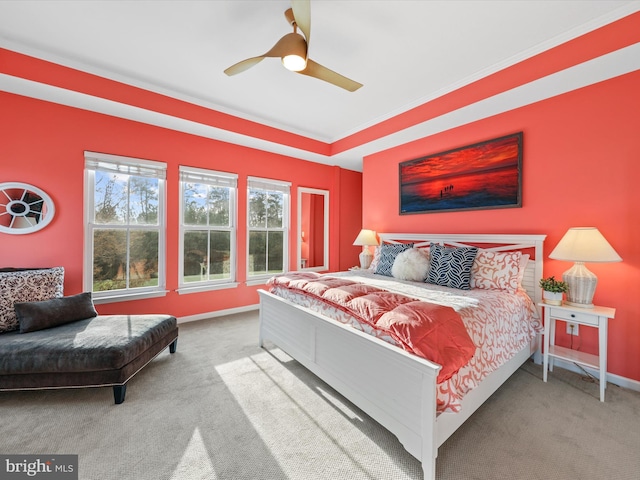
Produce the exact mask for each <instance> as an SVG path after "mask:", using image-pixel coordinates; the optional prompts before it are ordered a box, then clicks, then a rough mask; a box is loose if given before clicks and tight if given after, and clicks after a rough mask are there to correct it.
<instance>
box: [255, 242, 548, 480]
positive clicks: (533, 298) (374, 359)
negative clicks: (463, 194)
mask: <svg viewBox="0 0 640 480" xmlns="http://www.w3.org/2000/svg"><path fill="white" fill-rule="evenodd" d="M544 239H545V236H544V235H459V234H455V235H443V234H434V235H429V234H380V240H381V243H384V244H387V245H401V244H407V243H411V244H413V247H415V248H427V247H428V246H430V245H431V244H432V243H433V244H435V245H441V246H444V247H447V248H460V249H465V248H469V247H477V248H480V249H481V250H482V251H484V252H499V253H501V254H502V253H504V254H507V253H509V252H521V253H522V254H526V255H528V256H529V258H528V260H527V261H525V262H523V264H522V267H523V270H522V271H521V276H520V283H519V284H520V285H521V289H519V291H520V292H519V294H520V295H522V292H526V295H525V296H528V297H529V302H528V303H529V305H533V306H535V305H537V304H538V302H539V301H541V291H540V289H539V288H538V285H537V283H538V279H540V278H541V277H542V259H543V242H544ZM359 273H362V274H364V273H365V272H355V275H356V277H358V274H359ZM332 276H334V277H339V278H345V277H346V278H349V275H347V274H345V273H336V274H333V275H332ZM366 276H367V275H360V277H362V278H356V281H358V282H360V281H362V282H366V281H367V280H366V279H363V278H364V277H366ZM376 277H379V276H378V275H374V276H373V277H372V278H376ZM385 288H386V287H385ZM440 290H442V288H441V289H440ZM444 290H453V289H447V288H446V287H444ZM274 291H276V293H278V295H276V294H274V293H271V292H269V291H266V290H260V291H259V295H260V337H259V344H260V346H264V344H265V342H267V341H268V342H271V343H272V344H274V345H276V346H277V347H279V348H281V349H282V350H283V351H285V352H286V353H287V354H289V355H290V356H291V357H292V358H294V359H295V360H297V361H298V362H300V363H301V364H302V365H304V366H305V367H306V368H308V369H309V370H310V371H312V372H313V373H314V374H316V375H317V376H318V377H320V378H321V379H322V380H324V381H325V382H327V383H328V384H329V385H331V386H332V387H333V388H335V389H336V390H337V391H339V392H340V393H341V394H342V395H344V396H345V397H346V398H348V399H349V400H350V401H351V402H353V403H354V404H355V405H357V406H358V407H359V408H361V409H362V410H363V411H364V412H366V413H367V414H368V415H369V416H371V417H372V418H374V419H375V420H376V421H377V422H379V423H380V424H381V425H382V426H384V427H385V428H386V429H388V430H389V431H390V432H391V433H393V434H394V435H395V436H396V437H397V438H398V439H399V441H400V442H401V443H402V445H403V446H404V447H405V449H406V450H407V451H408V452H409V453H410V454H411V455H413V456H414V457H416V458H417V459H418V460H420V461H421V463H422V468H423V472H424V478H425V480H429V479H435V462H436V457H437V453H438V447H439V446H440V445H441V444H442V443H443V442H444V441H445V440H447V438H449V436H451V434H453V433H454V432H455V431H456V430H457V429H458V427H460V426H461V425H462V424H463V423H464V422H465V421H466V419H468V418H469V417H470V416H471V414H473V412H474V411H475V410H476V409H477V408H478V407H479V406H480V405H482V404H483V403H484V402H485V401H486V400H487V399H488V398H489V397H490V396H491V395H492V394H493V393H494V392H495V391H496V390H497V389H498V388H499V387H500V386H501V385H502V383H503V382H504V381H505V380H507V379H508V378H509V377H510V376H511V375H512V374H513V373H514V372H515V371H516V370H517V369H518V368H519V367H520V366H521V365H522V364H523V363H524V362H525V361H526V360H527V359H528V358H530V357H531V356H532V355H534V356H535V357H536V360H537V361H539V344H540V342H539V335H533V336H531V338H530V339H529V340H528V341H526V342H525V343H524V344H522V345H520V347H518V350H517V351H515V352H514V353H512V354H510V356H509V358H508V359H505V360H504V362H502V363H501V365H500V366H499V367H497V368H495V369H494V370H493V371H490V372H487V373H485V374H484V375H483V377H482V379H481V380H480V381H479V382H478V384H477V385H474V386H473V388H471V389H470V390H469V391H468V392H464V395H463V396H462V397H461V398H460V399H458V400H457V402H456V403H455V404H453V405H447V404H446V402H445V405H444V407H445V408H443V401H442V383H443V382H442V381H441V382H440V383H439V382H438V377H439V374H440V372H441V370H443V368H442V366H441V365H439V364H437V363H435V362H433V361H430V360H428V359H426V358H423V357H420V356H417V355H414V354H413V353H409V352H408V351H406V350H405V349H403V348H400V346H398V345H393V344H392V343H389V342H388V341H386V340H385V339H383V338H379V337H378V336H375V335H372V334H371V332H366V331H363V330H361V329H358V328H353V325H349V324H346V323H344V322H343V321H340V320H338V319H335V318H331V316H330V315H329V314H328V313H326V312H325V311H319V310H317V309H314V308H313V306H311V305H307V304H305V303H304V302H297V301H296V302H294V301H292V299H291V298H285V297H286V296H279V295H281V293H280V292H278V291H277V290H274ZM468 292H469V294H470V295H471V296H472V297H473V296H474V295H475V294H474V293H472V292H473V290H471V291H468ZM456 293H458V294H459V296H461V297H462V296H465V295H466V293H465V292H464V291H459V292H456ZM465 308H466V307H465V306H461V307H460V308H459V311H460V313H461V316H463V317H464V309H465ZM533 308H534V309H535V307H533ZM534 316H535V317H536V318H537V317H539V315H538V314H536V313H535V312H534ZM471 336H473V335H471ZM480 350H481V349H480V348H478V352H477V353H476V354H479V352H480ZM460 370H461V371H462V369H460ZM440 377H442V376H441V375H440ZM452 378H453V377H452ZM441 380H442V378H441ZM448 381H450V379H448ZM447 406H448V407H450V408H446V407H447Z"/></svg>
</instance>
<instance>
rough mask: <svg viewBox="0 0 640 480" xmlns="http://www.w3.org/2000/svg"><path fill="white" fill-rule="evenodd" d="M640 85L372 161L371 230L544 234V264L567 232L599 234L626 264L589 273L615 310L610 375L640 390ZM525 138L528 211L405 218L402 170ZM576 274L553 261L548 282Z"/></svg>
mask: <svg viewBox="0 0 640 480" xmlns="http://www.w3.org/2000/svg"><path fill="white" fill-rule="evenodd" d="M639 85H640V72H634V73H631V74H627V75H624V76H621V77H618V78H614V79H612V80H609V81H606V82H603V83H599V84H596V85H592V86H589V87H586V88H582V89H579V90H576V91H573V92H570V93H567V94H564V95H561V96H558V97H555V98H551V99H548V100H545V101H542V102H538V103H535V104H533V105H530V106H527V107H522V108H519V109H517V110H513V111H510V112H506V113H503V114H501V115H496V116H494V117H491V118H487V119H485V120H482V121H478V122H475V123H471V124H468V125H465V126H462V127H459V128H455V129H451V130H448V131H445V132H443V133H440V134H437V135H433V136H430V137H427V138H423V139H420V140H418V141H415V142H412V143H409V144H406V145H403V146H400V147H397V148H394V149H391V150H389V151H386V152H383V153H379V154H376V155H371V156H370V157H367V158H366V159H365V161H364V171H363V208H364V212H363V225H366V226H367V228H372V229H375V230H377V231H381V232H429V233H532V234H546V235H547V239H546V243H545V257H546V256H547V255H548V253H549V252H551V250H552V249H553V248H554V247H555V246H556V244H557V243H558V241H559V240H560V239H561V237H562V236H563V235H564V233H565V232H566V230H567V229H568V228H569V227H574V226H595V227H597V228H598V229H599V230H600V231H601V232H602V234H603V235H604V236H605V238H607V239H608V240H609V242H610V243H611V245H612V246H613V247H614V248H615V250H616V251H617V252H618V253H619V254H620V256H621V257H622V259H623V262H622V263H610V264H589V265H588V267H589V269H591V270H592V271H593V272H594V273H595V274H596V275H597V276H598V279H599V280H598V281H599V285H598V287H597V290H596V294H595V298H594V301H595V302H596V303H597V304H600V305H605V306H611V307H616V308H617V312H616V318H615V319H614V320H613V321H611V322H610V324H609V355H608V358H609V366H608V371H609V372H611V373H615V374H619V375H622V376H624V377H628V378H632V379H635V380H640V321H639V319H640V303H639V302H638V288H639V286H640V248H639V247H638V245H639V244H640V243H639V242H640V222H639V221H638V220H639V218H638V217H639V215H638V213H639V212H640V210H639V207H638V205H640V188H639V184H638V180H640V161H638V159H639V155H640V133H639V130H638V128H639V126H640V122H639V115H640V114H639V112H640V88H638V86H639ZM518 131H522V132H523V135H524V137H523V143H524V150H523V155H524V157H523V177H522V181H523V205H522V208H509V209H499V210H483V211H471V212H451V213H431V214H421V215H402V216H401V215H399V213H398V212H399V205H398V202H399V198H398V197H399V194H398V180H397V179H398V163H399V162H402V161H404V160H409V159H412V158H416V157H420V156H423V155H429V154H432V153H437V152H440V151H444V150H449V149H452V148H455V147H460V146H464V145H468V144H472V143H475V142H479V141H482V140H488V139H491V138H495V137H499V136H502V135H506V134H509V133H513V132H518ZM570 266H571V264H570V263H568V262H561V261H554V260H549V259H545V265H544V269H545V275H547V274H549V275H554V274H555V275H557V276H560V275H562V272H564V271H565V270H567V269H568V268H569V267H570ZM562 337H564V335H562V334H561V333H560V334H559V335H558V343H559V344H561V343H564V342H566V338H562ZM579 339H580V340H579V342H581V344H580V345H581V348H582V349H583V350H585V351H589V352H591V353H597V338H596V334H595V329H590V328H588V327H585V328H581V329H580V337H579Z"/></svg>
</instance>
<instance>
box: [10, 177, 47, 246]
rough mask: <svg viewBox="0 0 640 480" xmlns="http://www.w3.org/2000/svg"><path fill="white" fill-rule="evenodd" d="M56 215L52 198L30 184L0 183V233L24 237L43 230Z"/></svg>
mask: <svg viewBox="0 0 640 480" xmlns="http://www.w3.org/2000/svg"><path fill="white" fill-rule="evenodd" d="M54 213H55V207H54V206H53V201H52V200H51V197H49V195H47V194H46V193H45V192H43V191H42V190H40V189H39V188H37V187H34V186H33V185H29V184H28V183H18V182H8V183H0V232H2V233H11V234H14V235H22V234H25V233H32V232H37V231H38V230H41V229H43V228H44V227H46V226H47V225H49V223H51V220H53V215H54Z"/></svg>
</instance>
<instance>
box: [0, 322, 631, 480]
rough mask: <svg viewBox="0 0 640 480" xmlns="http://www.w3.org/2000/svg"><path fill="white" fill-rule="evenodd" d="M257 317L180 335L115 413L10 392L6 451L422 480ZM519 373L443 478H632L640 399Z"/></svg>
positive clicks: (406, 458)
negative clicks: (273, 342)
mask: <svg viewBox="0 0 640 480" xmlns="http://www.w3.org/2000/svg"><path fill="white" fill-rule="evenodd" d="M257 335H258V322H257V313H255V312H252V313H248V314H239V315H233V316H228V317H222V318H217V319H213V320H210V321H201V322H194V323H188V324H182V325H180V339H179V341H178V351H177V352H176V353H175V354H174V355H170V354H169V353H168V351H165V352H163V353H162V354H161V355H160V356H159V357H157V358H156V359H155V360H154V361H153V362H152V363H151V364H149V365H148V366H147V367H146V368H145V369H144V370H143V371H142V372H140V373H139V374H138V375H137V376H135V377H134V378H133V379H132V380H131V381H130V383H129V386H128V388H127V398H126V401H125V402H124V403H123V404H122V405H114V403H113V397H112V390H111V388H94V389H78V390H51V391H39V392H1V393H0V416H1V417H0V418H1V419H2V420H1V423H0V425H1V428H0V453H5V454H51V453H57V454H77V455H79V472H80V474H79V477H80V478H81V479H92V480H93V479H96V480H111V479H114V480H115V479H119V480H122V479H138V480H147V479H149V480H151V479H153V480H156V479H167V480H169V479H171V480H196V479H208V480H212V479H228V480H243V479H247V480H253V479H256V480H257V479H264V480H280V479H283V480H284V479H290V480H294V479H295V480H314V479H330V480H337V479H369V480H373V479H384V480H392V479H421V478H422V470H421V467H420V464H419V462H418V461H417V460H415V459H414V458H413V457H411V456H410V455H409V454H407V453H406V451H405V450H404V449H403V447H402V446H401V445H400V444H399V442H398V441H397V440H396V438H395V437H394V436H393V435H391V434H389V433H388V432H387V431H386V430H384V429H383V428H381V427H380V426H379V425H378V424H377V423H376V422H374V421H372V420H371V419H370V418H369V417H367V416H366V415H364V414H363V413H362V412H360V411H359V410H358V409H356V408H354V407H353V406H352V405H351V404H350V403H349V402H347V401H345V400H344V399H343V398H342V397H340V395H338V394H336V393H335V392H334V391H333V390H332V389H331V388H330V387H328V386H327V385H326V384H324V383H323V382H321V381H320V380H318V379H317V378H316V377H315V376H313V375H312V374H310V373H309V372H308V371H307V370H306V369H304V368H302V367H301V366H300V365H299V364H298V363H297V362H295V361H292V360H291V359H290V358H289V357H288V356H287V355H285V354H284V353H282V352H281V351H280V350H278V349H276V348H272V349H270V350H269V351H265V350H262V349H259V348H258V347H257V346H256V343H257ZM541 377H542V370H541V367H540V366H538V365H534V364H533V363H527V364H526V365H525V366H523V368H521V369H520V370H518V371H517V372H516V373H515V374H514V375H513V376H512V377H511V378H510V379H509V380H508V381H507V383H506V384H505V385H504V386H503V387H502V388H501V389H500V390H499V391H498V392H496V394H494V395H493V397H491V399H489V401H488V402H486V403H485V405H483V406H482V407H481V408H480V410H478V411H477V412H476V413H475V414H474V415H473V416H472V417H471V418H470V419H469V420H468V421H467V422H466V423H465V425H463V426H462V428H460V429H459V430H458V431H457V432H456V433H455V434H454V435H453V436H452V437H451V438H450V439H449V440H448V441H447V442H445V444H444V445H443V446H442V447H441V448H440V450H439V457H438V464H437V477H438V479H439V480H453V479H455V480H467V479H482V480H487V479H505V480H506V479H509V480H517V479H544V480H547V479H567V480H571V479H580V480H591V479H593V480H602V479H609V480H626V479H629V480H631V479H634V480H635V479H637V478H639V474H638V472H640V455H639V452H640V394H639V393H637V392H631V391H628V390H625V389H621V388H619V387H616V386H613V385H610V386H609V388H608V389H607V402H606V403H601V402H599V401H598V388H597V384H593V383H588V382H585V381H583V380H582V379H581V378H580V376H579V375H576V374H574V373H571V372H567V371H565V370H561V369H556V371H555V372H553V373H552V374H550V378H549V382H548V383H546V384H545V383H543V382H542V380H541Z"/></svg>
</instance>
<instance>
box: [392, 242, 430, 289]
mask: <svg viewBox="0 0 640 480" xmlns="http://www.w3.org/2000/svg"><path fill="white" fill-rule="evenodd" d="M427 273H429V253H428V252H427V251H426V250H424V249H420V248H410V249H409V250H405V251H404V252H400V253H399V254H398V256H397V257H396V259H395V261H394V262H393V267H391V274H392V275H393V276H394V277H395V278H398V279H400V280H411V281H414V282H424V279H425V278H427Z"/></svg>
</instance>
